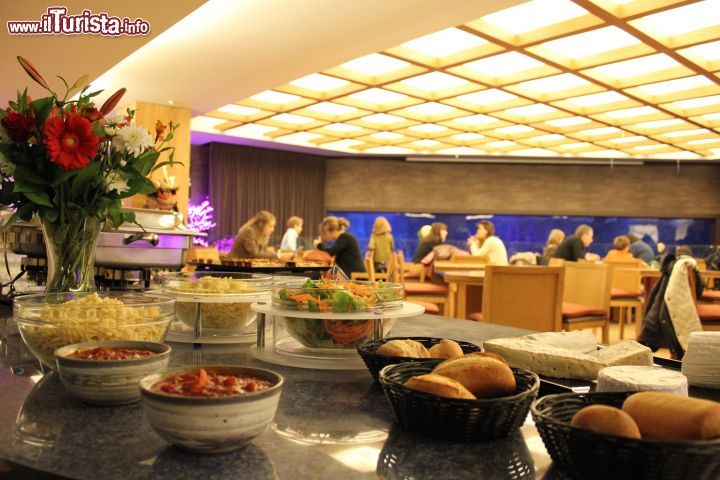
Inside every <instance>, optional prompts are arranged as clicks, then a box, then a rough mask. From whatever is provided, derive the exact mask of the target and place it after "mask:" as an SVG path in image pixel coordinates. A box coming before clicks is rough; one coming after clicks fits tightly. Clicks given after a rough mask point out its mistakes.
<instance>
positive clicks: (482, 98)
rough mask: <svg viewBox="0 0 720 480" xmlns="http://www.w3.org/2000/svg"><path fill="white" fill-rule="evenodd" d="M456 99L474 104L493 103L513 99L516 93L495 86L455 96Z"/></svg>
mask: <svg viewBox="0 0 720 480" xmlns="http://www.w3.org/2000/svg"><path fill="white" fill-rule="evenodd" d="M457 98H458V100H462V101H463V102H467V103H472V104H475V105H492V104H493V103H502V102H507V101H509V100H515V99H516V98H517V95H513V94H512V93H508V92H504V91H502V90H498V89H497V88H490V89H488V90H482V91H480V92H473V93H466V94H465V95H460V96H459V97H457Z"/></svg>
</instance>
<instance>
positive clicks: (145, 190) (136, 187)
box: [120, 175, 155, 198]
mask: <svg viewBox="0 0 720 480" xmlns="http://www.w3.org/2000/svg"><path fill="white" fill-rule="evenodd" d="M128 187H130V190H128V191H127V192H125V193H123V194H122V195H120V198H125V197H132V196H133V195H135V194H137V193H142V194H144V195H148V194H150V193H155V184H154V183H153V182H152V181H151V180H150V179H149V178H147V177H141V176H139V175H136V176H134V177H132V178H130V179H129V180H128Z"/></svg>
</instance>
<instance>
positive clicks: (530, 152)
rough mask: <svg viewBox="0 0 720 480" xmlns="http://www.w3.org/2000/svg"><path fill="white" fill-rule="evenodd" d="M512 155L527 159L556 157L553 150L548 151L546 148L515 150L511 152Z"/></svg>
mask: <svg viewBox="0 0 720 480" xmlns="http://www.w3.org/2000/svg"><path fill="white" fill-rule="evenodd" d="M509 153H510V155H523V156H527V157H544V156H547V155H555V152H553V151H552V150H546V149H544V148H523V149H522V150H513V151H512V152H509Z"/></svg>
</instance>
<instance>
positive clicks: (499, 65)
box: [463, 52, 544, 77]
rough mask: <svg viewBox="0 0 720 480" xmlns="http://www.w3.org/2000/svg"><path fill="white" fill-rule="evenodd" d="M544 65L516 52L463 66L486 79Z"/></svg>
mask: <svg viewBox="0 0 720 480" xmlns="http://www.w3.org/2000/svg"><path fill="white" fill-rule="evenodd" d="M543 65H544V64H543V63H542V62H539V61H537V60H535V59H534V58H531V57H528V56H527V55H523V54H522V53H518V52H508V53H501V54H500V55H493V56H492V57H488V58H483V59H482V60H475V61H474V62H469V63H466V64H465V65H463V67H466V68H468V69H470V70H473V71H475V72H478V73H480V74H482V75H486V76H488V77H503V76H505V75H511V74H513V73H519V72H524V71H526V70H531V69H533V68H538V67H542V66H543Z"/></svg>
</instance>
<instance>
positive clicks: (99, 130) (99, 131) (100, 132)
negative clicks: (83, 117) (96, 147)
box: [92, 122, 105, 138]
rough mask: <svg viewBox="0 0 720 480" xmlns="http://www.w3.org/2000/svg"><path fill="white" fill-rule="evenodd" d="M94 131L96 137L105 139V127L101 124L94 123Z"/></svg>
mask: <svg viewBox="0 0 720 480" xmlns="http://www.w3.org/2000/svg"><path fill="white" fill-rule="evenodd" d="M92 129H93V133H94V134H95V135H96V136H98V137H100V138H103V137H104V136H105V126H104V125H100V122H95V123H93V125H92Z"/></svg>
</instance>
